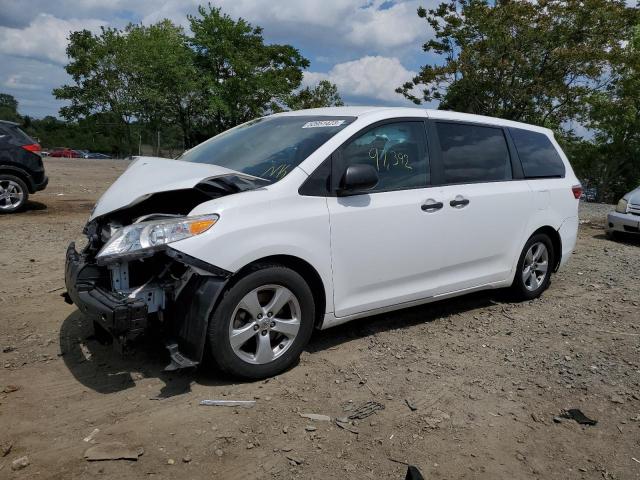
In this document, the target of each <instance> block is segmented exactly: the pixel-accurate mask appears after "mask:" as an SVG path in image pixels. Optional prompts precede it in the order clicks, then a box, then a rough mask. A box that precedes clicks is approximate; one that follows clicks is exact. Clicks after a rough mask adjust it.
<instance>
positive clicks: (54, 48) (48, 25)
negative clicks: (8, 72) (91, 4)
mask: <svg viewBox="0 0 640 480" xmlns="http://www.w3.org/2000/svg"><path fill="white" fill-rule="evenodd" d="M105 23H106V22H103V21H101V20H96V19H75V18H72V19H68V20H62V19H60V18H56V17H54V16H53V15H49V14H46V13H41V14H39V15H37V16H36V17H35V18H34V19H33V21H32V22H31V23H30V24H29V25H28V26H27V27H25V28H11V27H0V53H4V54H6V55H14V56H18V57H26V58H35V59H38V60H44V61H48V62H53V63H57V64H65V63H66V62H67V54H66V48H67V40H68V37H69V33H70V32H72V31H75V30H82V29H87V30H92V31H96V30H98V29H99V27H100V25H104V24H105Z"/></svg>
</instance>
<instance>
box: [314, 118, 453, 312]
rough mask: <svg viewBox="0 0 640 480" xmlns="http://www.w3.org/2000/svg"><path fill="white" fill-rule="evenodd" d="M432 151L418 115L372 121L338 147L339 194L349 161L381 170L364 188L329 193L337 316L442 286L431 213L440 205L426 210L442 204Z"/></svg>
mask: <svg viewBox="0 0 640 480" xmlns="http://www.w3.org/2000/svg"><path fill="white" fill-rule="evenodd" d="M427 152H428V151H427V140H426V128H425V122H424V121H423V120H419V119H410V120H396V121H386V122H384V123H379V124H375V125H374V126H371V127H368V128H367V129H366V130H365V131H363V132H361V133H359V134H357V135H356V136H355V137H354V138H352V139H351V140H350V141H348V142H347V143H346V144H345V145H343V146H342V147H341V148H340V149H339V150H338V151H337V152H335V154H334V156H333V159H334V160H333V170H332V184H333V186H334V191H335V188H336V187H337V184H338V182H339V179H340V178H341V176H342V174H343V173H344V171H345V169H346V167H347V166H349V165H352V164H357V163H365V164H369V165H373V166H374V167H375V168H376V170H377V172H378V175H379V182H378V185H377V186H376V187H374V188H373V189H372V190H370V191H367V192H366V193H360V194H355V195H348V196H344V195H343V196H334V197H328V198H327V202H328V208H329V217H330V224H331V262H332V270H333V284H334V304H335V315H336V316H337V317H343V316H348V315H352V314H357V313H363V312H366V311H369V310H374V309H378V308H382V307H386V306H390V305H395V304H402V303H405V302H411V301H413V300H418V299H422V298H425V297H428V296H430V295H432V294H433V293H434V291H435V289H436V288H437V280H435V279H434V278H432V276H431V275H430V274H431V273H432V272H434V271H435V270H437V269H438V268H439V262H438V257H439V252H438V251H436V250H435V249H434V248H431V247H432V245H435V243H434V242H433V239H434V238H435V237H434V236H435V235H437V232H435V231H434V230H433V229H432V228H431V227H430V217H431V216H432V215H437V214H438V209H435V210H433V209H425V207H424V205H432V204H437V202H436V200H435V195H436V193H434V190H436V189H435V188H433V189H432V188H431V187H430V186H429V185H430V167H429V158H428V153H427ZM440 208H442V207H440Z"/></svg>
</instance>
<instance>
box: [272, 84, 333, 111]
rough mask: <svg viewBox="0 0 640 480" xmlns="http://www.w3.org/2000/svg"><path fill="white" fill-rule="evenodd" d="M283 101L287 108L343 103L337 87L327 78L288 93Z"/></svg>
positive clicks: (301, 108)
mask: <svg viewBox="0 0 640 480" xmlns="http://www.w3.org/2000/svg"><path fill="white" fill-rule="evenodd" d="M284 103H285V105H286V107H287V108H288V109H289V110H303V109H305V108H320V107H341V106H342V105H344V102H343V101H342V97H340V94H339V93H338V87H336V85H335V84H333V83H331V82H330V81H329V80H321V81H320V82H319V83H318V84H317V85H316V86H315V87H313V88H312V87H305V88H303V89H301V90H300V91H298V92H296V93H292V94H291V95H288V96H287V97H285V99H284Z"/></svg>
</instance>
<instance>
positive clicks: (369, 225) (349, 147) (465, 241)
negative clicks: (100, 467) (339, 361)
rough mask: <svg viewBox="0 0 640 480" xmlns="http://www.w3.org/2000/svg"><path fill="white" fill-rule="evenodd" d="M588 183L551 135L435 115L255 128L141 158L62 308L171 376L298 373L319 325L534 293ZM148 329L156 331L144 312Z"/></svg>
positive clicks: (353, 115) (102, 217) (561, 246)
mask: <svg viewBox="0 0 640 480" xmlns="http://www.w3.org/2000/svg"><path fill="white" fill-rule="evenodd" d="M581 193H582V188H581V187H580V184H579V182H578V180H577V178H576V176H575V175H574V173H573V170H572V169H571V166H570V165H569V162H568V161H567V158H566V156H565V155H564V153H563V152H562V150H561V149H560V147H559V146H558V144H557V142H556V141H555V139H554V137H553V134H552V132H551V131H550V130H547V129H545V128H540V127H536V126H532V125H526V124H522V123H516V122H511V121H506V120H500V119H497V118H489V117H482V116H475V115H468V114H461V113H454V112H446V111H440V110H422V109H408V108H374V107H336V108H324V109H314V110H303V111H297V112H287V113H282V114H277V115H272V116H268V117H265V118H259V119H256V120H252V121H250V122H248V123H246V124H243V125H240V126H238V127H236V128H233V129H231V130H229V131H227V132H224V133H222V134H220V135H218V136H216V137H214V138H212V139H210V140H208V141H206V142H204V143H202V144H200V145H198V146H197V147H195V148H193V149H191V150H189V151H187V152H185V153H184V154H183V155H182V156H181V157H179V158H178V159H177V160H168V159H161V158H149V157H140V158H138V159H137V160H136V161H135V162H133V163H132V164H131V166H130V167H129V168H128V170H126V172H125V173H124V174H123V175H122V176H121V177H120V178H119V179H118V180H117V181H116V182H115V183H114V184H113V185H112V186H111V187H110V188H109V189H108V190H107V191H106V193H105V194H104V195H103V196H102V198H101V199H100V200H99V201H98V203H97V204H96V206H95V208H94V210H93V212H92V214H91V217H90V219H89V222H88V223H87V225H86V227H85V230H84V231H85V234H86V235H87V238H88V243H87V245H86V246H85V247H84V248H83V249H82V251H81V252H80V253H78V252H77V251H76V249H75V246H74V245H73V244H71V245H70V246H69V248H68V251H67V263H66V285H67V289H68V293H67V300H68V301H69V302H73V303H75V304H76V305H77V306H78V308H79V309H80V310H81V311H82V312H84V313H86V314H87V315H88V316H89V317H90V318H92V319H93V320H94V322H95V323H96V325H99V326H100V328H104V329H106V330H108V331H109V332H110V333H111V334H112V335H113V336H114V337H116V338H117V339H118V340H119V341H122V342H127V341H128V340H130V339H131V338H134V337H136V336H137V335H139V334H140V333H142V332H144V331H145V329H148V328H158V325H160V326H161V328H163V329H164V331H165V335H166V338H167V348H168V349H169V353H170V357H171V363H170V365H169V366H168V368H169V369H175V368H181V367H191V366H195V365H197V364H198V363H200V362H201V360H202V358H203V353H204V352H205V350H206V349H208V350H209V351H210V352H211V355H212V357H213V359H214V360H215V362H216V363H217V365H218V366H219V367H220V368H221V369H223V370H225V371H227V372H230V373H232V374H234V375H237V376H242V377H246V378H264V377H268V376H272V375H275V374H277V373H279V372H282V371H283V370H285V369H286V368H288V367H290V366H291V365H293V364H294V362H295V361H296V360H297V358H298V357H299V355H300V353H301V352H302V350H303V348H304V347H305V345H306V343H307V342H308V340H309V338H310V337H311V334H312V331H313V329H314V328H320V329H325V328H328V327H332V326H334V325H338V324H341V323H344V322H347V321H349V320H353V319H355V318H360V317H366V316H370V315H373V314H377V313H381V312H388V311H392V310H398V309H401V308H405V307H409V306H412V305H418V304H423V303H427V302H432V301H435V300H439V299H443V298H449V297H454V296H458V295H463V294H465V293H468V292H473V291H477V290H486V289H496V288H503V287H510V288H511V289H512V291H513V292H514V293H515V294H516V295H517V296H518V297H519V298H522V299H533V298H536V297H538V296H539V295H540V294H541V293H542V292H543V291H544V290H545V289H546V288H547V286H548V285H549V280H550V277H551V274H552V272H554V271H556V270H557V269H558V268H560V267H561V266H562V265H563V264H564V263H565V262H566V261H567V260H568V258H569V256H570V255H571V252H572V250H573V248H574V245H575V243H576V235H577V229H578V203H579V198H580V195H581ZM152 319H154V320H157V321H154V322H152V321H150V320H152Z"/></svg>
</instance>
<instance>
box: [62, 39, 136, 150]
mask: <svg viewBox="0 0 640 480" xmlns="http://www.w3.org/2000/svg"><path fill="white" fill-rule="evenodd" d="M128 46H129V45H128V44H127V38H126V36H125V35H124V34H123V32H121V31H120V30H117V29H114V28H105V27H102V30H101V32H100V34H98V35H94V34H92V33H91V32H90V31H88V30H81V31H78V32H73V33H71V36H70V38H69V45H68V46H67V55H68V56H69V58H70V59H71V61H70V62H69V64H68V65H67V66H66V67H65V70H66V71H67V73H68V74H69V75H70V76H71V78H72V79H73V81H74V83H75V85H64V86H62V87H60V88H56V89H54V90H53V94H54V95H55V97H56V98H57V99H60V100H68V101H69V102H70V105H68V106H64V107H62V108H61V109H60V113H61V115H62V116H63V117H64V118H66V119H68V120H73V119H80V118H85V117H87V116H89V115H91V114H94V113H110V114H113V115H114V116H115V119H116V120H117V122H118V124H119V126H120V127H121V129H122V132H123V133H124V135H125V136H126V141H127V144H128V150H129V152H132V151H133V138H132V134H131V122H132V121H133V120H134V119H135V117H136V115H137V114H139V113H140V110H141V105H140V94H139V90H140V85H139V83H138V82H137V80H138V76H137V73H136V66H135V64H134V62H133V61H132V60H133V58H132V52H131V50H130V49H129V48H128Z"/></svg>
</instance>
